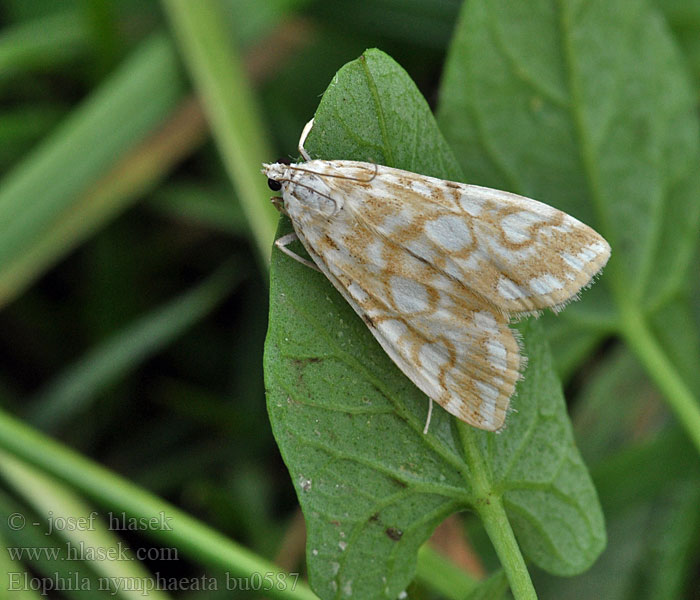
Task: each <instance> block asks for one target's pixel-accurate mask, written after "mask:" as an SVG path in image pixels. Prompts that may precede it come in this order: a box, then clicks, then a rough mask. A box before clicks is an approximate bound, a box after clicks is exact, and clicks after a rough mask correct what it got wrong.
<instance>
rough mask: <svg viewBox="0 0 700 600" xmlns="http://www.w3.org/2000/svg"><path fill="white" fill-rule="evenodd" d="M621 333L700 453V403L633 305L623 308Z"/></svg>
mask: <svg viewBox="0 0 700 600" xmlns="http://www.w3.org/2000/svg"><path fill="white" fill-rule="evenodd" d="M620 315H621V334H622V336H623V337H624V338H625V341H626V342H627V344H628V345H629V347H630V348H631V349H632V351H633V352H634V353H635V354H636V355H637V358H639V360H640V362H641V363H642V364H643V365H644V368H645V370H646V371H647V373H648V374H649V375H650V376H651V378H652V379H653V380H654V382H655V383H656V385H657V386H658V387H659V389H660V390H661V392H662V393H663V394H664V396H665V397H666V401H667V402H668V404H669V406H670V407H671V409H672V410H673V412H674V413H675V414H676V417H677V418H678V420H679V421H680V423H681V425H682V426H683V427H684V428H685V430H686V432H687V433H688V435H689V436H690V439H691V440H692V441H693V443H694V444H695V447H696V448H697V449H698V452H700V404H698V401H697V399H696V398H695V396H693V394H692V392H691V391H690V390H689V389H688V387H687V386H686V385H685V382H684V381H683V379H682V378H681V376H680V374H679V373H678V371H677V370H676V369H675V368H674V366H673V364H672V363H671V361H670V360H669V358H668V356H667V355H666V354H665V353H664V351H663V349H662V348H661V347H660V346H659V343H658V341H657V340H656V338H655V337H654V335H653V333H652V332H651V331H650V330H649V326H648V323H647V322H646V320H645V319H644V316H643V315H642V314H641V312H639V310H637V309H636V308H635V307H633V306H629V305H627V304H625V303H621V305H620Z"/></svg>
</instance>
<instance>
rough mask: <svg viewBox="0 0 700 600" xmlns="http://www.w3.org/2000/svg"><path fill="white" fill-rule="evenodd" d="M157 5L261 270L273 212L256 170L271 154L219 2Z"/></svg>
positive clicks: (180, 0) (184, 0) (181, 0)
mask: <svg viewBox="0 0 700 600" xmlns="http://www.w3.org/2000/svg"><path fill="white" fill-rule="evenodd" d="M163 8H164V9H165V13H166V14H167V16H168V17H169V18H170V22H171V23H172V27H173V30H174V32H175V34H176V36H177V40H178V44H179V48H180V51H181V53H182V55H183V59H184V60H185V63H186V64H187V66H188V67H189V71H190V74H191V76H192V79H193V80H194V83H195V86H196V88H197V92H198V93H199V95H200V96H201V98H202V101H203V103H204V109H205V112H206V114H207V117H208V119H209V122H210V125H211V128H212V134H213V135H214V140H215V142H216V144H217V146H218V147H219V151H220V153H221V158H222V160H223V162H224V166H225V167H226V170H227V172H228V174H229V178H230V179H231V182H232V183H233V187H234V189H235V191H236V193H237V195H238V199H239V201H240V203H241V206H242V207H243V211H244V212H245V214H246V217H247V218H248V222H249V223H250V228H251V231H252V233H253V237H254V239H255V242H256V243H257V246H258V251H259V256H260V258H261V264H263V265H264V266H265V269H267V268H268V266H269V261H270V249H271V247H272V242H273V240H274V237H275V230H276V229H277V221H278V220H279V214H278V213H277V211H276V210H275V208H274V207H273V206H272V204H271V203H270V200H269V193H268V191H267V187H266V185H265V178H264V177H263V176H262V175H261V174H260V168H261V166H262V163H263V162H265V161H266V160H269V159H270V156H272V153H271V151H270V150H269V148H268V147H267V144H266V142H265V140H264V138H265V136H264V133H263V132H264V127H263V125H262V119H261V116H260V114H259V113H260V111H259V108H258V105H257V103H256V101H255V97H254V94H253V90H252V89H251V87H250V84H249V82H248V78H247V76H246V73H245V68H244V66H243V60H242V59H241V57H240V55H239V52H238V48H237V47H236V45H235V43H233V41H232V39H231V36H232V32H231V30H230V28H227V27H226V14H225V12H224V9H223V6H222V2H220V0H200V1H198V2H191V1H190V0H163Z"/></svg>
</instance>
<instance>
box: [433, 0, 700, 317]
mask: <svg viewBox="0 0 700 600" xmlns="http://www.w3.org/2000/svg"><path fill="white" fill-rule="evenodd" d="M441 99H442V102H441V105H440V111H439V117H440V119H439V122H440V125H441V127H442V130H443V131H445V133H446V135H447V137H448V140H449V141H450V142H451V144H452V147H453V148H454V149H455V150H456V151H457V155H458V156H459V157H460V159H461V162H462V166H463V168H464V169H465V173H466V174H467V175H468V176H469V178H470V179H472V180H473V181H474V182H475V183H484V184H486V185H492V186H494V187H505V188H507V189H509V190H512V191H515V192H518V193H523V194H525V195H528V196H531V197H533V198H537V199H539V200H542V201H544V202H547V203H550V204H552V205H554V206H557V207H558V208H561V209H563V210H565V211H566V212H568V213H570V214H573V215H575V216H577V217H579V218H580V219H582V220H583V221H584V222H586V223H589V224H590V225H592V226H595V227H597V228H598V230H599V231H600V232H601V233H603V235H604V236H605V237H606V238H607V239H608V241H609V242H610V243H611V246H612V248H613V261H616V262H617V264H615V265H613V263H611V266H612V267H613V269H611V272H610V273H607V274H606V277H605V279H606V280H611V279H613V278H614V279H615V280H616V285H618V287H624V293H625V294H626V295H627V296H628V297H629V298H631V299H632V300H633V301H634V302H636V303H642V302H645V303H647V305H648V304H649V303H650V302H651V299H652V298H660V297H664V296H666V295H667V294H668V293H671V292H672V291H673V290H674V289H676V288H677V286H678V284H679V274H680V273H684V272H685V269H686V267H687V265H688V261H689V260H690V252H691V250H692V248H693V245H694V241H695V239H694V238H695V237H696V227H697V223H698V218H699V217H700V212H699V207H700V205H699V204H698V203H697V201H696V200H695V198H694V196H693V193H694V191H695V190H697V185H696V182H694V181H692V179H694V173H696V172H697V164H698V123H697V117H696V115H695V98H694V96H693V93H692V88H691V86H690V85H689V82H688V80H687V76H686V73H685V72H684V66H683V64H682V62H681V57H680V54H679V52H678V51H677V49H676V48H675V46H674V44H673V40H672V39H671V36H670V35H669V32H668V31H667V29H666V27H665V25H664V23H663V21H662V19H660V18H659V15H658V14H657V13H656V12H655V11H653V10H651V9H650V8H649V7H648V6H647V5H646V3H645V2H640V1H639V0H595V1H592V2H588V1H587V2H584V3H582V2H580V1H579V0H564V1H557V2H555V1H554V0H539V1H537V2H528V3H512V2H508V1H507V0H497V1H495V2H490V1H489V2H486V1H484V0H476V1H474V2H468V3H466V4H465V9H464V11H463V14H462V18H461V21H460V24H459V26H458V28H457V32H456V36H455V40H454V42H453V45H452V48H451V51H450V56H449V59H448V62H447V66H446V69H445V77H444V81H443V86H442V96H441ZM662 267H663V268H662Z"/></svg>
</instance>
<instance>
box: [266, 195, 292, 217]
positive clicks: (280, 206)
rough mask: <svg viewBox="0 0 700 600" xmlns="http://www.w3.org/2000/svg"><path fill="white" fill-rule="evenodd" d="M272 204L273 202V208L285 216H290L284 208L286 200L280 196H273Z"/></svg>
mask: <svg viewBox="0 0 700 600" xmlns="http://www.w3.org/2000/svg"><path fill="white" fill-rule="evenodd" d="M270 202H272V206H274V207H275V208H276V209H277V210H278V211H280V212H281V213H282V214H283V215H285V216H287V217H288V216H289V214H288V213H287V211H286V210H285V208H284V199H283V198H280V197H279V196H272V198H270Z"/></svg>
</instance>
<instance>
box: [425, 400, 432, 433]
mask: <svg viewBox="0 0 700 600" xmlns="http://www.w3.org/2000/svg"><path fill="white" fill-rule="evenodd" d="M432 416H433V399H432V398H428V417H427V418H426V419H425V427H424V428H423V435H426V434H427V433H428V428H429V427H430V419H431V418H432Z"/></svg>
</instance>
